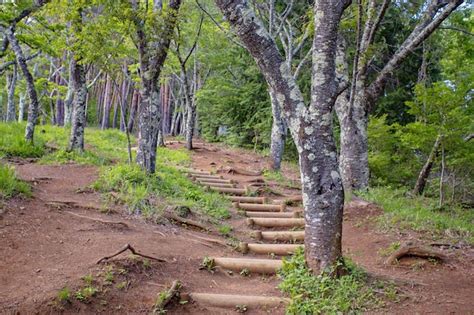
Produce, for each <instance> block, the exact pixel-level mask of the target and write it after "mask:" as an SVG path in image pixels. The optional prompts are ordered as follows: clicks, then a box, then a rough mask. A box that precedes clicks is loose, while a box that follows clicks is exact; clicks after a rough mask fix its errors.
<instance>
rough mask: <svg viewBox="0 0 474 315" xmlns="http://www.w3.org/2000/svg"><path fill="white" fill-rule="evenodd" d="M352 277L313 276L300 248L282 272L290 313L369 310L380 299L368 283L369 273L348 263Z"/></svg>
mask: <svg viewBox="0 0 474 315" xmlns="http://www.w3.org/2000/svg"><path fill="white" fill-rule="evenodd" d="M348 271H349V274H348V275H344V276H341V277H339V278H332V277H330V276H328V275H325V274H321V275H313V274H312V273H311V271H310V270H309V269H308V267H307V266H306V262H305V257H304V250H303V248H302V247H299V248H298V249H297V250H296V252H295V254H294V255H293V256H292V257H291V258H290V259H285V260H284V262H283V267H282V269H281V270H280V271H279V276H280V277H281V278H282V282H281V283H280V285H279V288H280V290H281V291H283V292H284V293H286V294H288V295H289V296H290V298H291V303H290V304H289V305H288V308H287V310H286V313H287V314H298V315H302V314H308V315H310V314H337V313H341V314H346V313H354V312H356V313H357V312H362V311H366V310H367V309H368V308H369V307H373V306H375V305H376V304H377V303H378V300H377V298H376V296H375V294H374V292H373V290H372V289H371V288H370V287H369V286H368V284H367V283H366V281H367V279H366V275H365V273H364V272H363V271H362V270H360V269H358V268H356V267H355V266H353V265H352V264H348Z"/></svg>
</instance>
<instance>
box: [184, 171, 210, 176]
mask: <svg viewBox="0 0 474 315" xmlns="http://www.w3.org/2000/svg"><path fill="white" fill-rule="evenodd" d="M188 174H189V175H190V176H211V172H206V171H188Z"/></svg>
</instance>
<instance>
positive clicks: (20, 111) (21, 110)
mask: <svg viewBox="0 0 474 315" xmlns="http://www.w3.org/2000/svg"><path fill="white" fill-rule="evenodd" d="M25 98H26V95H25V93H23V92H22V93H20V102H19V104H18V122H22V121H23V116H24V115H25V106H26V102H25Z"/></svg>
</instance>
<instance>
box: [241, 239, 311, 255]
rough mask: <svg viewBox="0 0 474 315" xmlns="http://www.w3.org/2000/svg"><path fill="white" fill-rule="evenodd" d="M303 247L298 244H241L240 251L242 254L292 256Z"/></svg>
mask: <svg viewBox="0 0 474 315" xmlns="http://www.w3.org/2000/svg"><path fill="white" fill-rule="evenodd" d="M300 246H302V245H297V244H256V243H250V244H249V243H244V242H242V243H240V244H239V249H240V251H241V252H242V253H244V254H247V253H248V252H251V253H255V254H264V255H269V254H275V255H282V256H284V255H292V254H293V253H294V252H295V250H296V249H297V248H298V247H300Z"/></svg>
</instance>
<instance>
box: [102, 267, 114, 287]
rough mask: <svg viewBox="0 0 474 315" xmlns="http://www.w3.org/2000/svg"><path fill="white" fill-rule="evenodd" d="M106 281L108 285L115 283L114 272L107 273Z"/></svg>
mask: <svg viewBox="0 0 474 315" xmlns="http://www.w3.org/2000/svg"><path fill="white" fill-rule="evenodd" d="M104 280H105V283H106V284H112V283H113V282H114V272H113V271H112V270H108V271H106V272H105V275H104Z"/></svg>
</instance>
